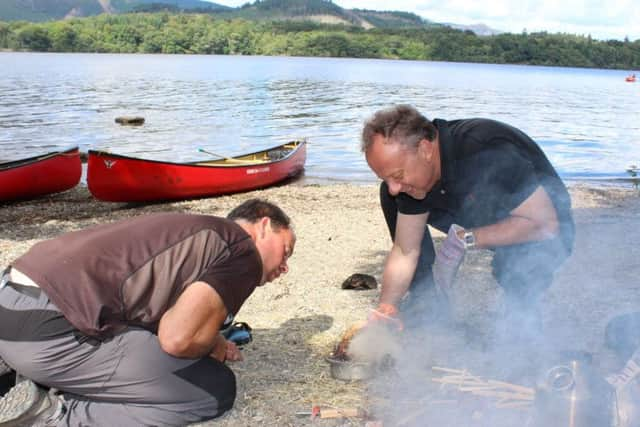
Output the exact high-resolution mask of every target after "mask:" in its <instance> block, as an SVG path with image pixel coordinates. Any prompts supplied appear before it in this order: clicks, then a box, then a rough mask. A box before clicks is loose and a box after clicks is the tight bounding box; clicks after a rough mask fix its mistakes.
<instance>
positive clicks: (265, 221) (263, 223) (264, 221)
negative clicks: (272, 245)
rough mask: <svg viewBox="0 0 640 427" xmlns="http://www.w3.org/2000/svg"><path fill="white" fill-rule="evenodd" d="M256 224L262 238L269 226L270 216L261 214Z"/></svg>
mask: <svg viewBox="0 0 640 427" xmlns="http://www.w3.org/2000/svg"><path fill="white" fill-rule="evenodd" d="M258 225H259V227H258V231H259V234H260V238H262V239H264V238H265V237H266V235H267V231H268V229H269V228H270V227H271V218H269V217H268V216H263V217H262V218H260V221H259V222H258Z"/></svg>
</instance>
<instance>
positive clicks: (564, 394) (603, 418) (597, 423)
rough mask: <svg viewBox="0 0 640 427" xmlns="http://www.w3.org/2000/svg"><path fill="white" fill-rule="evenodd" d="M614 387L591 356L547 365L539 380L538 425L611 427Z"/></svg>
mask: <svg viewBox="0 0 640 427" xmlns="http://www.w3.org/2000/svg"><path fill="white" fill-rule="evenodd" d="M612 397H613V396H612V390H611V387H610V386H609V384H608V383H607V382H606V381H605V380H604V378H601V377H600V376H598V375H597V374H596V373H595V372H594V370H593V367H592V365H591V361H590V357H589V358H581V359H573V360H569V361H567V362H566V363H562V364H558V365H555V366H552V367H551V368H548V369H546V370H545V371H544V372H543V374H542V376H541V377H540V379H539V381H538V386H537V388H536V397H535V402H534V403H535V405H534V418H533V419H534V423H533V425H534V426H536V427H556V426H557V427H612V420H613V416H612V414H613V409H612V402H613V399H612Z"/></svg>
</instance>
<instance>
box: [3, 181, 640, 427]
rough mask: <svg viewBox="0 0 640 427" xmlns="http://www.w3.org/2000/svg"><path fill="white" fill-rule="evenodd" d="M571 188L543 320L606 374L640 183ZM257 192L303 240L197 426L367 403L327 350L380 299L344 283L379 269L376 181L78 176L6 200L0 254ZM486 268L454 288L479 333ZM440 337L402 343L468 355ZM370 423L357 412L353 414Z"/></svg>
mask: <svg viewBox="0 0 640 427" xmlns="http://www.w3.org/2000/svg"><path fill="white" fill-rule="evenodd" d="M569 190H570V193H571V196H572V201H573V212H574V218H575V221H576V229H577V233H576V245H575V249H574V254H573V255H572V256H571V258H570V259H569V260H568V261H567V262H566V263H565V265H563V267H562V268H561V271H559V272H558V274H557V275H556V279H555V281H554V284H553V285H552V287H551V289H549V290H548V291H547V293H546V294H545V297H544V301H543V303H544V310H543V319H544V324H545V330H546V331H550V332H552V334H551V335H550V336H549V342H548V345H549V348H552V349H555V348H560V347H563V348H570V349H583V350H587V351H589V352H590V353H592V354H593V357H594V361H595V362H597V363H598V367H599V369H600V370H601V372H602V373H603V374H604V373H607V372H611V370H613V369H616V367H618V366H619V364H620V361H619V360H616V359H615V357H613V355H612V354H611V352H610V351H608V349H606V348H605V347H604V343H603V333H604V327H605V326H606V323H607V321H608V320H609V319H610V318H611V317H612V316H615V315H617V314H623V313H624V312H629V311H634V310H638V309H640V294H638V291H637V281H638V277H640V264H638V260H639V259H640V247H638V245H637V242H638V241H639V240H640V227H638V226H637V224H639V223H640V221H639V220H640V192H638V191H637V190H634V189H632V188H618V187H617V186H605V187H601V186H592V185H590V184H589V183H585V182H580V183H575V184H573V183H571V184H570V185H569ZM252 197H261V198H266V199H268V200H270V201H272V202H275V203H276V204H278V205H280V206H281V207H282V208H283V209H284V210H285V212H286V213H287V214H288V215H289V216H290V217H291V218H292V221H293V224H294V228H295V230H296V234H297V236H298V239H297V244H296V248H295V251H294V254H293V256H292V258H291V260H290V262H289V265H290V272H289V273H288V274H287V275H285V276H283V277H281V278H280V279H278V280H277V281H275V282H274V283H270V284H267V285H265V286H264V287H261V288H259V289H257V290H256V291H255V292H254V294H253V295H252V296H251V297H250V298H249V300H248V301H247V302H246V304H245V305H244V306H243V307H242V309H241V310H240V312H239V314H238V316H237V320H238V321H245V322H247V323H249V325H251V327H252V328H253V342H252V343H250V344H249V345H247V346H246V347H245V348H244V350H243V353H244V356H245V361H244V362H240V363H234V364H230V367H231V368H232V369H233V370H234V372H235V373H236V376H237V382H238V398H237V401H236V406H235V408H234V409H233V410H231V411H230V412H229V413H228V414H227V415H224V416H223V417H222V418H220V419H218V420H214V421H210V422H206V423H202V424H201V426H223V427H232V426H234V427H235V426H247V427H249V426H256V425H260V426H273V427H281V426H293V425H295V426H306V425H309V426H310V425H315V424H313V422H312V421H311V420H309V419H308V417H307V418H301V417H297V416H296V415H295V412H297V411H304V410H309V409H310V408H311V405H316V404H319V405H323V406H326V407H354V406H356V407H363V408H370V407H371V406H372V405H373V403H372V399H373V400H375V399H374V398H377V397H379V396H377V395H376V394H375V392H372V391H371V388H370V384H368V383H366V382H341V381H338V380H334V379H332V378H331V377H330V375H329V366H328V364H327V363H326V362H325V357H326V356H327V355H328V353H329V352H330V351H331V350H332V349H333V346H334V345H335V343H336V342H337V340H338V339H339V338H340V336H341V334H342V333H343V332H344V331H345V330H346V329H347V328H348V327H349V326H350V325H351V324H353V323H354V322H356V321H359V320H363V319H364V318H366V316H367V313H368V309H369V308H370V307H372V306H374V304H376V302H377V298H378V294H379V289H376V290H367V291H346V290H342V289H341V284H342V282H343V281H344V280H345V279H346V278H347V277H348V276H350V275H351V274H353V273H364V274H370V275H372V276H374V277H375V278H376V279H377V280H378V281H380V280H381V273H382V266H383V263H384V259H385V256H386V253H387V251H388V249H389V247H390V239H389V237H388V233H387V230H386V225H385V224H384V219H383V217H382V213H381V211H380V208H379V205H378V185H377V184H374V183H371V184H363V185H360V184H349V183H337V184H325V185H321V184H309V183H307V184H304V185H303V184H301V183H291V184H289V185H283V186H279V187H271V188H267V189H264V190H258V191H252V192H247V193H241V194H234V195H228V196H220V197H216V198H207V199H198V200H189V201H181V202H171V203H156V204H148V205H133V204H126V203H109V202H100V201H97V200H95V199H93V197H92V196H91V194H90V193H89V192H88V189H87V188H86V186H78V187H76V188H75V189H72V190H69V191H67V192H64V193H60V194H58V195H53V196H50V197H44V198H41V199H37V200H33V201H25V202H17V203H10V204H4V205H0V262H1V264H2V266H6V265H7V264H9V263H10V262H11V261H12V260H13V259H15V258H16V257H18V256H19V255H20V254H22V253H23V252H25V251H26V250H27V249H28V248H29V247H30V246H31V245H33V244H34V243H36V242H37V241H39V240H43V239H46V238H51V237H54V236H56V235H58V234H60V233H63V232H67V231H72V230H78V229H82V228H85V227H88V226H91V225H95V224H100V223H105V222H111V221H116V220H120V219H124V218H128V217H132V216H137V215H142V214H147V213H153V212H163V211H181V212H192V213H207V214H212V215H220V216H224V215H226V213H227V212H228V211H229V210H230V209H231V208H233V207H234V206H236V205H237V204H239V203H240V202H242V201H244V200H246V199H247V198H252ZM435 238H436V240H439V239H440V236H438V235H436V236H435ZM490 270H491V268H490V256H489V255H488V251H478V252H477V253H474V254H471V255H470V256H469V257H468V258H467V260H466V261H465V263H464V265H463V267H462V269H461V271H460V276H459V279H458V280H457V281H456V286H455V289H454V291H455V292H454V295H453V298H452V300H453V308H454V315H455V317H456V319H457V320H459V321H460V322H461V323H463V324H468V325H473V326H474V328H477V329H478V331H479V332H478V335H479V336H481V335H482V334H484V333H486V331H487V330H488V329H490V325H491V319H492V316H494V315H495V313H496V312H497V310H498V309H499V308H498V307H499V302H500V289H499V288H498V287H497V285H496V284H495V281H494V280H493V278H492V276H491V271H490ZM434 342H436V341H433V342H430V341H424V342H420V343H415V342H414V343H409V345H408V346H407V347H406V348H407V351H408V349H411V351H423V353H418V354H417V355H416V360H420V361H422V362H423V363H425V364H427V363H431V364H437V363H438V364H440V365H441V366H442V365H443V366H451V364H452V363H453V360H456V361H459V360H462V361H464V358H463V357H462V356H463V355H467V354H468V355H469V357H471V354H472V353H471V352H468V350H469V349H471V348H472V347H473V344H472V343H471V342H466V341H465V342H462V343H461V344H457V343H453V342H452V343H451V346H452V347H451V348H452V350H451V351H452V352H443V349H444V348H445V347H436V346H435V344H433V343H434ZM452 354H455V355H456V357H455V358H454V359H451V355H452ZM447 363H448V365H447ZM460 363H462V362H460ZM466 363H469V364H472V361H471V360H467V361H466ZM452 367H455V368H462V367H464V366H460V365H456V366H452ZM421 375H422V374H421ZM373 406H375V405H373ZM382 415H384V414H382ZM344 422H345V421H344V420H324V421H323V425H326V426H343V425H345V424H344ZM363 424H364V422H362V423H359V421H358V420H353V422H352V423H351V424H348V425H354V426H359V425H363Z"/></svg>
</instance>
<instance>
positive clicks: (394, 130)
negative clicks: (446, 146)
mask: <svg viewBox="0 0 640 427" xmlns="http://www.w3.org/2000/svg"><path fill="white" fill-rule="evenodd" d="M437 134H438V130H437V129H436V127H435V126H434V125H433V123H431V122H430V121H429V119H427V118H426V117H425V116H423V115H422V114H420V112H419V111H418V110H416V109H415V108H414V107H412V106H411V105H395V106H393V107H390V108H386V109H384V110H379V111H377V112H376V113H375V114H374V115H373V116H371V118H369V119H368V120H367V121H366V122H365V124H364V128H363V129H362V142H361V145H360V149H361V150H362V151H363V152H365V153H366V152H367V151H368V150H369V148H371V145H372V144H373V137H374V135H382V136H384V137H385V138H387V139H393V140H394V142H398V143H400V144H404V145H407V146H409V147H411V148H416V147H417V146H418V143H419V142H420V141H421V140H423V139H427V140H429V141H433V140H434V139H435V138H436V135H437Z"/></svg>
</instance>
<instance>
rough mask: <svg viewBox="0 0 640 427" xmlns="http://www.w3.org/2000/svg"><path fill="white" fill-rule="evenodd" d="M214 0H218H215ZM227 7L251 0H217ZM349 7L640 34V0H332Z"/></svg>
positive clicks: (522, 26) (507, 27)
mask: <svg viewBox="0 0 640 427" xmlns="http://www.w3.org/2000/svg"><path fill="white" fill-rule="evenodd" d="M213 1H215V0H213ZM215 2H216V3H219V4H224V5H226V6H233V7H236V6H240V5H242V4H245V3H252V2H253V0H252V1H246V0H218V1H215ZM333 2H334V3H335V4H337V5H339V6H341V7H343V8H346V9H353V8H359V9H372V10H397V11H403V12H413V13H415V14H417V15H420V16H422V17H423V18H425V19H428V20H430V21H435V22H450V23H455V24H463V25H470V24H480V23H481V24H485V25H488V26H489V27H491V28H493V29H496V30H500V31H507V32H512V33H520V32H522V31H523V30H526V31H527V32H530V33H531V32H536V31H547V32H549V33H570V34H578V35H588V34H591V36H592V37H594V38H597V39H601V40H606V39H618V40H622V39H624V38H625V37H628V38H629V39H630V40H637V39H640V24H638V23H639V22H640V5H638V3H637V0H634V1H632V0H611V1H604V0H478V1H475V2H474V1H469V0H449V1H446V2H443V1H442V0H437V1H436V0H396V1H394V2H389V1H388V0H333Z"/></svg>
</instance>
